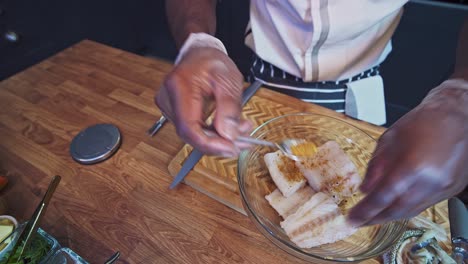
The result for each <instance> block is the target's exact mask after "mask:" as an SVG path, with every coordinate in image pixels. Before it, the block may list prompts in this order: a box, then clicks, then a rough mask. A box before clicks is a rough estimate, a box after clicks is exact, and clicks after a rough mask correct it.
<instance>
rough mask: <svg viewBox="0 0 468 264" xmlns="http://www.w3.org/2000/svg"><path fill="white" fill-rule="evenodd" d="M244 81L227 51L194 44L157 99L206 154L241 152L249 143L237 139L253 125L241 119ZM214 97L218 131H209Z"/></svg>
mask: <svg viewBox="0 0 468 264" xmlns="http://www.w3.org/2000/svg"><path fill="white" fill-rule="evenodd" d="M242 83H243V77H242V74H241V73H240V72H239V70H238V69H237V67H236V65H235V64H234V62H233V61H232V60H231V59H230V58H229V57H228V56H227V55H226V54H224V53H223V52H221V51H219V50H217V49H215V48H193V49H191V50H189V51H188V52H187V54H185V55H184V57H183V58H182V60H181V61H180V63H179V64H178V65H177V66H175V68H174V69H173V71H172V72H171V73H170V74H169V75H168V76H167V77H166V79H165V81H164V84H163V86H162V87H161V90H160V92H159V94H158V95H157V96H156V98H155V101H156V104H157V105H158V106H159V108H160V109H161V111H162V112H163V114H164V115H165V116H166V118H168V119H169V120H171V121H172V122H174V124H175V126H176V129H177V134H178V135H179V136H180V137H181V138H182V139H183V140H184V141H185V142H187V143H189V144H191V145H192V146H193V147H195V148H196V149H198V150H200V151H202V152H203V153H205V154H211V155H222V156H237V155H238V154H239V152H240V150H241V149H242V148H244V147H246V146H245V145H244V146H242V145H235V144H234V143H233V140H235V139H236V138H237V136H238V135H240V134H243V135H244V134H247V132H249V131H250V129H251V126H250V123H248V122H246V121H242V120H241V119H240V114H241V96H242V88H243V86H242ZM213 100H214V102H215V107H216V109H215V111H216V112H215V118H214V121H213V125H214V130H215V131H207V125H206V124H205V121H204V118H205V117H204V110H206V108H207V106H208V105H209V103H210V101H213ZM207 132H209V133H207ZM213 132H216V133H213Z"/></svg>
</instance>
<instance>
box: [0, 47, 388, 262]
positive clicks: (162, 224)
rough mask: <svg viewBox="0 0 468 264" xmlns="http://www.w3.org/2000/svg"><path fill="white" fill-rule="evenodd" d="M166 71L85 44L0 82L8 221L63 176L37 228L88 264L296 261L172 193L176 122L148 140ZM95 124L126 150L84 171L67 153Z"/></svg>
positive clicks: (203, 201) (221, 210) (180, 190)
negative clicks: (111, 131)
mask: <svg viewBox="0 0 468 264" xmlns="http://www.w3.org/2000/svg"><path fill="white" fill-rule="evenodd" d="M171 68H172V65H171V64H170V63H168V62H164V61H161V60H155V59H149V58H143V57H140V56H137V55H134V54H130V53H127V52H124V51H121V50H117V49H113V48H110V47H107V46H104V45H101V44H98V43H94V42H91V41H82V42H80V43H78V44H77V45H75V46H73V47H71V48H68V49H67V50H65V51H63V52H60V53H58V54H57V55H55V56H53V57H51V58H49V59H47V60H45V61H43V62H41V63H39V64H37V65H35V66H33V67H31V68H28V69H27V70H25V71H23V72H21V73H19V74H16V75H14V76H12V77H11V78H9V79H7V80H5V81H3V82H0V106H1V107H0V174H2V175H6V176H7V177H8V179H9V180H10V183H9V185H8V187H7V188H6V189H5V190H3V191H2V192H1V193H0V194H1V198H0V199H4V200H5V201H6V203H7V206H8V209H7V210H6V212H3V213H7V214H10V215H13V216H15V217H16V218H17V219H18V220H20V221H24V220H27V218H28V217H29V216H30V215H31V214H32V212H33V210H34V208H35V206H36V205H37V203H38V202H39V200H40V198H41V196H42V195H43V194H44V192H45V189H46V187H47V185H48V183H49V182H50V180H51V178H52V176H53V175H61V176H62V181H61V183H60V185H59V187H58V188H57V191H56V192H55V194H54V196H53V198H52V200H51V204H50V206H49V208H48V211H47V213H46V215H45V217H44V219H43V221H42V223H41V227H42V228H43V229H45V230H46V231H47V232H48V233H50V234H51V235H53V236H54V237H56V238H57V239H58V240H59V242H60V244H61V245H62V246H66V247H70V248H71V249H73V250H74V251H75V252H77V253H78V254H79V255H81V256H83V257H84V258H85V259H87V260H88V261H90V262H91V263H103V261H104V260H105V259H107V258H108V257H109V256H110V255H111V254H112V253H114V252H115V251H117V250H119V251H120V252H121V253H122V257H121V259H120V260H119V262H118V263H268V264H272V263H302V261H301V260H299V259H297V258H295V257H293V256H291V255H288V254H287V253H285V252H283V251H282V250H280V249H279V248H277V247H276V246H274V245H273V244H272V243H271V242H270V241H268V240H267V239H266V238H265V237H263V235H261V234H260V233H259V231H258V230H257V229H256V228H255V226H254V225H253V223H252V222H251V221H250V220H249V219H248V218H247V217H245V216H244V215H242V214H240V213H238V212H236V211H234V210H232V209H231V208H229V207H227V206H225V205H224V204H222V203H219V202H217V201H215V200H214V199H212V198H210V197H209V196H207V195H205V194H203V193H201V192H199V191H197V190H195V189H193V188H191V187H190V186H187V185H185V184H181V185H180V186H179V187H177V189H175V190H169V189H168V186H169V184H170V182H171V180H172V177H171V175H170V174H169V171H168V169H167V168H168V165H169V163H170V161H171V160H173V158H174V157H175V156H176V154H177V153H178V152H179V151H180V149H181V148H182V147H183V146H184V144H183V143H182V142H181V141H180V140H179V138H178V137H177V135H176V132H175V129H174V127H173V126H172V125H171V124H166V125H165V126H164V127H163V128H162V129H161V130H160V131H159V132H158V134H157V135H156V136H155V137H154V138H150V137H148V136H147V135H146V134H145V132H146V130H147V129H148V128H149V127H150V126H151V125H152V124H153V123H154V122H155V121H156V120H157V119H159V117H160V112H159V111H158V109H157V108H156V107H155V106H154V104H153V96H154V94H155V93H156V92H157V90H158V89H159V87H160V85H161V83H162V80H163V78H164V76H165V75H166V74H167V73H168V72H169V71H170V70H171ZM262 94H264V95H265V96H267V97H268V96H270V97H276V96H277V95H276V94H273V93H269V92H268V91H262ZM317 109H321V108H317ZM318 111H322V110H318ZM97 123H112V124H114V125H116V126H117V127H119V129H120V131H121V133H122V138H123V141H122V145H121V147H120V149H119V150H118V151H117V153H116V154H115V155H113V156H112V157H111V158H110V159H108V160H106V161H104V162H102V163H99V164H95V165H80V164H78V163H76V162H74V161H73V160H72V158H71V157H70V155H69V144H70V142H71V140H72V138H73V137H74V136H75V135H76V134H77V133H78V132H79V131H80V130H82V129H84V128H86V127H87V126H90V125H93V124H97ZM362 125H363V126H364V124H362ZM373 129H376V130H375V132H376V133H377V134H378V133H380V132H381V131H382V129H380V128H375V127H374V128H372V129H371V130H373Z"/></svg>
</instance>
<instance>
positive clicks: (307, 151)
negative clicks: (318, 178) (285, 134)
mask: <svg viewBox="0 0 468 264" xmlns="http://www.w3.org/2000/svg"><path fill="white" fill-rule="evenodd" d="M291 152H292V154H293V155H295V156H298V157H311V156H312V155H314V154H315V153H316V152H317V146H316V145H315V144H314V143H312V142H304V143H299V144H297V145H293V146H291Z"/></svg>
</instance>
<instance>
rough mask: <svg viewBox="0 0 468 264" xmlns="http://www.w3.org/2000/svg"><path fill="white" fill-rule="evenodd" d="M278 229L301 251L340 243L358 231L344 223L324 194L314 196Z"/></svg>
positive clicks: (335, 206) (336, 209)
mask: <svg viewBox="0 0 468 264" xmlns="http://www.w3.org/2000/svg"><path fill="white" fill-rule="evenodd" d="M281 227H282V228H283V229H284V230H285V232H286V234H287V235H288V237H289V238H290V239H291V241H292V242H294V243H295V244H296V245H297V246H299V247H301V248H311V247H316V246H319V245H323V244H328V243H333V242H336V241H338V240H342V239H344V238H346V237H348V236H350V235H352V234H354V232H356V231H357V229H356V228H355V227H353V226H350V225H349V224H348V223H347V222H346V218H345V216H344V215H343V214H342V213H341V211H340V209H339V208H338V206H337V205H336V203H335V202H334V201H333V199H332V198H331V197H330V196H328V195H326V194H325V193H321V192H319V193H316V194H314V195H313V196H312V197H311V198H310V200H309V201H307V202H306V203H305V204H304V205H302V206H301V207H300V208H299V209H298V210H297V211H296V212H295V213H293V214H291V215H289V216H288V217H287V218H286V219H285V220H284V221H283V222H281Z"/></svg>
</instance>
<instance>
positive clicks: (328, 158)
mask: <svg viewBox="0 0 468 264" xmlns="http://www.w3.org/2000/svg"><path fill="white" fill-rule="evenodd" d="M296 165H297V167H298V168H299V169H300V171H301V172H302V174H303V175H304V176H305V178H306V179H307V182H308V184H309V185H310V186H311V187H312V188H313V189H314V190H315V191H317V192H324V193H326V194H329V195H330V196H331V197H332V198H333V199H334V200H335V202H337V203H340V202H341V201H342V200H343V199H344V198H346V197H350V196H351V195H353V193H354V192H356V190H357V189H358V187H359V185H360V184H361V182H362V179H361V177H360V176H359V173H358V171H357V169H356V166H355V165H354V163H353V162H352V161H351V159H350V158H349V157H348V155H346V153H345V152H344V151H343V150H342V149H341V147H340V146H339V145H338V143H336V142H335V141H328V142H326V143H325V144H323V145H322V146H320V147H318V148H317V153H315V155H314V156H312V157H311V158H308V159H304V160H302V161H297V162H296Z"/></svg>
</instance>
